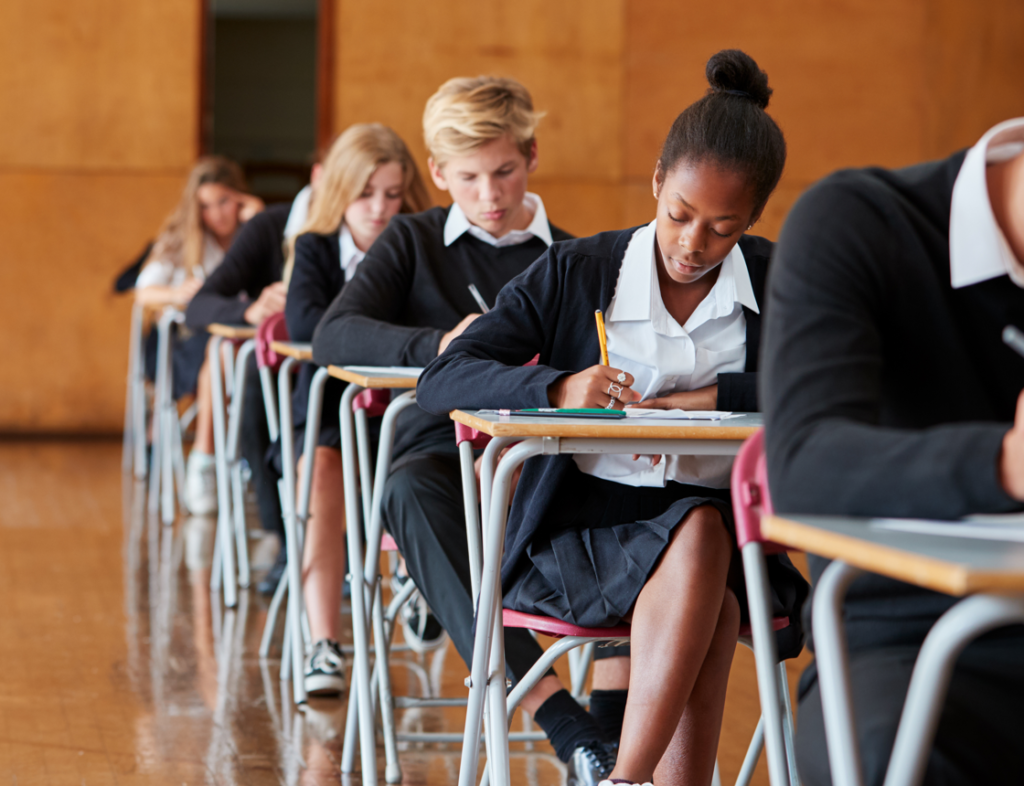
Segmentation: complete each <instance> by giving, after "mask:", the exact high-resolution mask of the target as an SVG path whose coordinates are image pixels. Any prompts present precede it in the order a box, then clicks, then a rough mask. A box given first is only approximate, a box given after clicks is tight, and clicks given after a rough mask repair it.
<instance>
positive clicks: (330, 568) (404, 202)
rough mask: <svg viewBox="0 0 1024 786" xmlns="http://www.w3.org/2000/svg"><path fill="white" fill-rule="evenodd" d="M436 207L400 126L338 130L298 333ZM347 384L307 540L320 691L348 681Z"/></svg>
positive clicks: (301, 412) (292, 310) (293, 297)
mask: <svg viewBox="0 0 1024 786" xmlns="http://www.w3.org/2000/svg"><path fill="white" fill-rule="evenodd" d="M429 206H430V197H429V196H428V194H427V189H426V186H425V185H424V183H423V180H422V178H421V177H420V173H419V169H417V167H416V163H415V161H414V160H413V158H412V156H411V155H410V154H409V150H408V148H406V146H405V143H404V142H403V141H402V139H401V138H400V137H399V136H398V134H396V133H395V132H394V131H392V130H391V129H390V128H387V127H386V126H382V125H379V124H377V123H364V124H360V125H354V126H351V127H350V128H349V129H348V130H346V131H345V133H343V134H342V135H341V136H340V137H338V139H337V141H336V142H335V143H334V145H333V146H332V147H331V150H330V152H329V153H328V154H327V158H326V159H325V161H324V165H323V174H322V177H321V182H320V183H318V185H317V191H316V195H315V198H314V199H313V202H312V204H311V206H310V211H309V216H308V218H307V220H306V223H305V224H304V225H303V227H302V229H301V231H300V234H299V235H298V237H297V238H296V239H295V241H294V244H293V248H292V249H291V250H290V251H289V255H288V262H287V264H286V267H285V280H286V281H288V298H287V302H286V305H285V319H286V320H287V322H288V333H289V335H290V336H291V339H292V340H293V341H310V340H311V339H312V338H313V330H314V329H315V328H316V325H317V323H318V322H319V321H320V318H321V317H322V316H323V314H324V312H325V311H326V310H327V306H328V304H330V302H331V301H332V300H334V298H335V297H336V296H337V295H338V294H339V293H340V292H341V291H343V290H347V289H348V287H347V286H346V282H347V281H349V280H351V278H352V276H353V274H355V272H356V269H357V268H358V267H359V266H360V263H361V262H362V260H363V257H364V256H365V254H366V252H367V251H368V250H369V249H370V247H371V246H372V245H373V243H374V241H375V240H376V239H377V237H378V236H379V235H380V234H381V232H383V231H384V228H385V227H386V226H387V225H388V222H389V221H391V219H392V218H393V217H394V216H396V215H397V214H398V213H413V212H417V211H420V210H425V209H426V208H428V207H429ZM315 371H316V369H315V368H314V366H313V365H312V364H309V363H306V364H303V366H302V368H301V370H300V372H299V379H298V381H297V382H296V385H295V396H294V397H293V399H292V402H293V403H292V411H293V415H294V423H295V444H296V445H299V446H301V445H302V444H303V439H304V434H305V424H306V408H307V404H308V397H309V385H310V382H311V381H312V378H313V374H314V373H315ZM343 389H344V385H343V384H342V383H341V382H340V381H338V380H329V381H328V383H327V386H326V388H325V390H324V402H323V410H322V412H323V414H322V417H321V425H320V435H319V439H318V443H317V444H318V447H317V449H316V456H315V462H314V468H313V486H312V489H311V494H310V503H309V520H308V521H307V522H306V536H305V544H304V548H303V598H304V600H305V604H306V613H307V615H308V617H309V627H310V632H311V634H312V638H313V651H312V654H311V656H310V658H309V661H308V663H307V664H306V675H305V684H306V692H307V693H308V694H310V695H312V696H317V695H333V694H338V693H340V692H341V691H342V690H343V689H344V687H345V680H344V669H343V666H344V661H343V658H342V654H341V647H340V645H339V644H338V630H337V626H338V615H339V613H340V611H341V609H340V606H341V590H342V582H343V579H344V574H345V499H344V492H343V483H342V472H341V454H340V453H339V451H338V448H339V447H340V445H341V433H340V429H339V424H338V406H339V405H340V403H341V393H342V390H343ZM302 461H303V459H301V458H300V460H299V472H300V473H301V467H302Z"/></svg>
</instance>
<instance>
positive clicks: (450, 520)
mask: <svg viewBox="0 0 1024 786" xmlns="http://www.w3.org/2000/svg"><path fill="white" fill-rule="evenodd" d="M464 510H465V509H464V506H463V502H462V474H461V472H460V467H459V454H458V453H457V452H456V449H455V441H454V439H453V440H452V448H451V451H450V452H446V451H443V450H438V451H436V452H422V453H411V454H406V455H405V456H402V457H401V458H400V459H399V460H398V461H396V462H395V465H394V468H393V470H392V472H391V476H390V477H389V478H388V480H387V483H386V484H385V486H384V497H383V515H384V524H385V526H387V528H388V531H389V532H390V533H391V535H392V537H393V538H394V539H395V542H396V543H397V544H398V548H399V551H401V553H402V555H403V556H404V557H405V562H406V565H407V567H408V570H409V575H410V576H412V578H413V580H414V581H415V582H416V586H417V587H419V589H420V592H421V593H422V594H423V597H424V598H425V599H426V601H427V604H428V605H429V606H430V608H431V610H432V611H433V612H434V615H435V616H436V617H437V619H438V621H439V622H440V623H441V625H442V626H443V627H444V629H445V630H446V631H448V635H449V636H450V637H451V639H452V643H453V644H454V645H455V649H456V650H458V652H459V655H460V656H461V657H462V660H463V661H464V662H465V663H466V664H467V665H469V664H472V662H473V614H474V606H473V596H472V584H471V581H470V575H469V548H468V546H467V543H466V518H465V512H464ZM542 652H543V650H542V649H541V647H540V645H539V644H537V642H536V641H534V639H533V636H531V635H530V634H529V632H527V631H526V630H523V629H518V628H512V629H507V630H506V631H505V670H506V672H507V673H508V676H509V678H510V679H511V680H512V681H513V682H517V681H518V680H520V679H521V678H522V677H523V676H524V675H525V674H526V672H527V671H529V670H530V668H531V667H532V666H533V664H534V663H536V662H537V659H538V658H539V657H540V656H541V654H542ZM628 654H629V650H628V648H627V647H615V648H612V647H608V648H600V647H599V648H598V649H597V650H596V651H595V657H596V658H602V657H612V656H614V655H628Z"/></svg>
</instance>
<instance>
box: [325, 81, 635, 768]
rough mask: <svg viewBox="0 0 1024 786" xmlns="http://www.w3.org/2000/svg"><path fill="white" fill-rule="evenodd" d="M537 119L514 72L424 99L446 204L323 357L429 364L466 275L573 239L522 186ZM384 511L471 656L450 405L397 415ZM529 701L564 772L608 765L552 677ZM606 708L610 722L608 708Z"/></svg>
mask: <svg viewBox="0 0 1024 786" xmlns="http://www.w3.org/2000/svg"><path fill="white" fill-rule="evenodd" d="M538 120H539V114H538V113H537V112H535V111H534V108H533V101H532V99H531V97H530V94H529V92H528V91H527V90H526V88H525V87H523V86H522V85H521V84H519V83H518V82H515V81H514V80H511V79H502V78H497V77H477V78H459V79H452V80H449V81H448V82H446V83H445V84H444V85H442V86H441V88H440V89H439V90H438V91H437V93H435V94H434V95H433V96H432V97H431V98H430V100H429V101H428V102H427V106H426V110H425V112H424V117H423V129H424V136H425V138H426V143H427V148H428V149H429V151H430V156H431V157H430V160H429V166H430V173H431V177H432V178H433V180H434V183H435V184H436V185H437V186H438V188H440V189H442V190H446V191H448V192H449V193H450V194H451V196H452V198H453V199H454V204H453V205H452V206H451V207H449V208H434V209H433V210H429V211H427V212H425V213H422V214H419V215H416V216H409V217H404V216H403V217H399V218H397V219H395V220H394V221H393V222H392V224H391V226H390V227H388V229H387V231H385V232H384V234H382V235H381V237H380V239H379V240H378V241H377V243H376V245H374V247H373V249H372V250H371V252H370V254H369V255H367V258H366V260H365V261H364V262H363V264H362V266H361V267H360V269H359V273H358V275H357V276H356V277H355V279H354V280H353V281H352V284H351V286H350V287H348V288H347V289H346V290H345V291H344V292H343V293H342V295H341V297H339V298H338V299H337V300H336V301H335V302H334V303H332V304H331V308H330V310H329V311H328V312H327V314H326V316H325V317H324V319H323V321H322V322H321V324H320V326H319V327H318V328H317V332H316V334H315V336H314V339H313V354H314V357H315V358H316V359H317V361H318V362H320V363H339V364H360V363H362V364H365V363H372V364H375V365H402V366H424V365H426V364H427V363H429V362H430V361H431V360H433V359H434V358H435V357H437V356H438V355H439V354H440V353H441V352H443V351H444V350H445V348H446V347H447V346H448V344H449V343H450V342H451V341H452V340H453V339H454V338H455V337H456V336H458V335H459V334H460V333H461V332H462V331H463V330H464V329H465V328H466V327H467V325H469V324H470V323H471V322H472V321H473V319H475V318H476V317H478V316H479V311H480V306H479V305H477V303H476V301H475V300H474V298H473V296H472V294H471V293H470V290H469V286H470V285H471V284H472V285H475V286H476V288H477V289H478V291H479V292H480V294H481V295H482V296H483V298H484V299H485V300H486V301H488V302H490V303H493V302H494V299H495V297H496V296H497V294H498V292H499V291H500V290H501V288H502V287H503V286H504V285H505V284H506V283H507V282H508V281H509V280H511V279H512V278H514V277H515V276H517V275H518V274H520V273H521V272H522V271H524V270H526V269H527V267H529V265H530V264H531V263H532V262H533V261H534V260H535V259H537V258H538V257H539V256H540V255H541V254H543V253H544V252H545V251H546V250H547V249H548V247H549V246H550V245H551V244H552V243H553V242H554V241H556V240H566V239H568V238H569V237H570V236H569V235H568V234H567V233H565V232H563V231H562V230H560V229H558V228H557V227H555V226H553V225H552V224H550V223H549V221H548V219H547V214H546V211H545V209H544V203H543V202H542V201H541V199H540V197H538V196H536V195H535V194H531V193H529V192H528V191H527V180H528V176H529V174H530V173H532V172H534V171H535V170H536V168H537V163H538V158H537V141H536V138H535V135H534V131H535V129H536V126H537V122H538ZM527 359H528V358H527ZM383 515H384V521H385V524H386V526H387V527H388V530H389V531H390V533H391V534H392V535H393V536H394V538H395V540H396V541H397V543H398V546H399V549H400V551H401V553H402V554H403V556H404V557H405V559H406V560H407V565H408V571H409V574H410V575H411V576H412V578H413V579H414V580H415V582H416V585H417V587H418V588H419V589H420V591H421V592H422V594H423V596H424V598H425V599H426V601H427V603H428V604H429V606H430V608H431V609H432V610H433V612H434V613H435V614H436V615H437V617H438V619H439V620H440V623H441V625H443V627H444V629H445V630H447V632H448V633H449V635H450V636H451V638H452V641H453V642H454V644H455V647H456V649H457V650H458V652H459V655H460V656H461V657H462V658H463V660H464V661H466V662H467V663H469V662H470V660H471V655H472V647H473V632H472V631H473V601H472V595H471V584H470V576H469V559H468V549H467V544H466V525H465V518H464V508H463V497H462V484H461V473H460V468H459V454H458V449H457V447H456V444H455V429H454V426H453V424H452V422H451V420H450V419H449V418H448V416H447V413H446V412H445V413H443V414H428V413H427V412H424V411H423V410H421V409H419V408H418V407H411V408H409V409H408V410H406V411H405V412H404V413H403V414H402V416H401V417H400V420H399V424H398V431H397V438H396V443H395V462H394V464H393V471H392V474H391V476H390V477H389V478H388V481H387V483H386V485H385V487H384V497H383ZM438 632H439V631H438ZM599 652H600V651H599ZM540 654H541V649H540V647H539V646H538V645H537V643H536V642H535V641H534V640H533V639H532V638H531V637H530V635H529V634H528V633H527V632H526V631H522V630H520V631H509V632H508V633H507V635H506V663H507V666H508V671H509V676H510V677H511V678H513V679H518V678H521V677H522V676H523V675H524V674H525V673H526V671H527V670H528V669H529V668H530V667H531V666H532V665H533V664H534V663H535V662H536V660H537V658H538V657H539V656H540ZM601 654H602V655H603V654H605V653H604V652H601ZM602 662H604V661H602ZM597 673H598V674H599V673H600V669H599V670H598V672H597ZM596 687H598V688H602V687H605V686H604V685H603V684H602V683H601V681H600V680H598V681H597V682H596ZM598 693H600V692H598ZM616 697H617V695H616ZM613 698H614V697H613ZM611 703H612V704H613V705H614V700H613V701H612V702H611ZM597 704H598V705H600V701H598V702H597ZM606 704H607V702H606ZM523 706H524V709H526V710H527V711H528V712H530V713H531V714H532V715H533V716H534V718H535V719H536V720H537V722H538V723H539V725H540V726H541V727H542V728H543V729H544V731H545V732H546V733H547V734H548V737H549V739H550V740H551V742H552V744H553V746H554V747H555V751H556V753H557V754H558V756H559V757H560V758H561V759H562V760H563V761H569V760H570V759H571V758H574V757H575V764H574V772H573V773H572V774H570V778H571V779H573V778H575V777H576V775H577V774H579V775H581V776H586V773H590V774H591V775H593V774H597V775H604V774H607V772H608V771H610V763H611V760H612V759H613V758H614V753H613V751H612V748H611V745H610V740H609V739H608V735H607V734H606V733H605V732H604V731H603V730H602V728H601V727H600V726H599V725H598V723H597V721H595V719H594V718H593V717H591V716H590V715H588V713H587V712H586V711H584V710H583V709H582V708H581V707H580V706H579V704H577V703H576V701H575V700H574V699H573V698H572V696H570V695H569V694H568V692H567V691H565V690H563V689H562V686H561V684H560V683H559V681H558V679H557V677H555V676H554V675H553V674H552V675H549V676H548V677H546V678H545V679H544V680H542V681H541V683H540V684H539V685H538V686H537V688H536V689H534V691H533V692H531V694H530V695H529V696H527V697H526V700H525V701H524V702H523ZM620 706H621V702H620ZM610 715H611V721H610V723H612V724H614V723H615V721H614V716H615V712H614V706H613V710H612V712H611V713H610Z"/></svg>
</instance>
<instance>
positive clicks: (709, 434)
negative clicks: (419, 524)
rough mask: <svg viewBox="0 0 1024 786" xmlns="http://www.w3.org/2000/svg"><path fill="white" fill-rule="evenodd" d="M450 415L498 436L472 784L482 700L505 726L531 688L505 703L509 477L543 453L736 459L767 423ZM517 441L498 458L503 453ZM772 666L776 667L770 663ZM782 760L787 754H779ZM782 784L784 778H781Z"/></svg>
mask: <svg viewBox="0 0 1024 786" xmlns="http://www.w3.org/2000/svg"><path fill="white" fill-rule="evenodd" d="M451 418H452V420H454V421H456V422H457V423H462V424H463V425H466V426H469V427H471V428H474V429H476V430H478V431H481V432H483V433H485V434H488V435H490V436H491V437H493V439H492V440H491V441H490V443H489V444H488V445H487V448H486V449H485V451H484V459H483V464H482V467H481V472H480V488H481V492H482V494H481V496H482V500H481V509H482V511H483V515H484V517H485V519H486V520H487V522H488V525H487V527H486V529H485V531H484V533H483V555H482V558H481V555H480V544H479V539H477V543H475V544H474V543H473V542H472V541H471V542H470V561H471V564H472V563H473V562H475V561H478V562H477V564H480V565H481V569H480V570H481V572H480V579H479V588H480V594H479V602H478V605H477V620H476V634H475V640H474V643H473V663H472V667H471V674H470V693H469V701H468V703H467V707H466V730H465V734H464V737H463V742H462V762H461V766H460V769H459V786H475V783H476V780H477V769H478V763H479V745H478V744H477V740H479V739H480V730H481V724H482V721H483V711H484V698H485V695H486V697H487V711H488V729H507V728H508V716H507V712H508V708H509V707H510V706H511V707H515V706H516V704H518V702H519V701H520V700H521V699H522V697H523V696H524V695H525V693H526V692H527V691H528V690H529V688H530V687H532V686H531V685H530V683H529V682H528V681H527V680H526V679H524V680H523V681H521V682H520V683H519V685H517V686H516V688H515V689H513V691H512V692H511V693H510V694H508V696H507V700H506V685H505V658H504V652H503V647H502V624H501V617H500V615H499V614H498V608H499V607H500V605H501V587H500V579H501V570H500V567H501V554H502V548H503V544H504V540H505V525H506V518H507V515H508V498H509V487H510V481H511V478H512V475H513V473H514V472H515V470H516V469H517V468H518V467H519V466H520V465H521V464H522V463H523V462H524V461H526V459H528V458H531V457H533V456H540V455H556V454H573V453H625V454H630V453H645V454H682V455H691V456H700V455H704V456H735V455H736V453H737V452H738V451H739V449H740V446H741V445H742V444H743V441H744V440H745V439H747V437H749V436H751V435H752V434H754V433H755V432H756V431H757V429H759V428H760V427H761V426H762V425H763V418H762V416H761V415H759V414H745V415H740V416H738V417H734V418H729V419H727V420H720V421H695V420H685V421H681V420H667V419H666V420H655V419H648V418H645V419H636V420H630V419H621V420H608V419H593V420H590V419H585V418H549V417H518V416H517V417H509V416H502V415H499V414H498V413H496V412H487V411H483V412H481V411H475V412H473V411H459V410H457V411H455V412H452V413H451ZM516 440H521V441H520V442H519V443H518V444H516V445H515V446H513V447H511V448H510V449H509V451H508V453H507V454H506V455H505V456H504V457H503V458H502V459H501V461H500V463H499V462H498V456H499V455H500V452H501V451H502V450H503V449H504V448H506V447H509V446H510V445H511V444H512V443H513V442H515V441H516ZM773 666H774V664H773ZM499 737H500V735H492V734H488V738H489V739H488V767H489V768H490V769H491V772H490V780H491V783H492V784H493V786H505V785H506V784H508V783H509V763H508V745H507V743H506V741H505V740H503V739H499ZM777 758H779V760H780V761H784V758H782V757H777ZM780 782H781V781H780Z"/></svg>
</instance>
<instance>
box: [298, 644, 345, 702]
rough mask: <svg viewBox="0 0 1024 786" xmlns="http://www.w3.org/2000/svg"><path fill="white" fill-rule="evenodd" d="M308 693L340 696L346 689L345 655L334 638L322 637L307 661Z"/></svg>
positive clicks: (306, 682) (311, 694) (306, 679)
mask: <svg viewBox="0 0 1024 786" xmlns="http://www.w3.org/2000/svg"><path fill="white" fill-rule="evenodd" d="M305 685H306V693H307V694H308V695H310V696H338V695H340V694H341V693H342V692H343V691H344V690H345V656H344V655H342V654H341V646H340V645H339V644H338V642H336V641H334V640H333V639H320V640H319V641H318V642H317V643H316V644H314V645H313V652H312V654H311V655H310V656H309V660H308V661H307V662H306V674H305Z"/></svg>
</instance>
